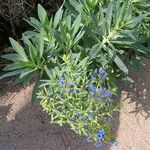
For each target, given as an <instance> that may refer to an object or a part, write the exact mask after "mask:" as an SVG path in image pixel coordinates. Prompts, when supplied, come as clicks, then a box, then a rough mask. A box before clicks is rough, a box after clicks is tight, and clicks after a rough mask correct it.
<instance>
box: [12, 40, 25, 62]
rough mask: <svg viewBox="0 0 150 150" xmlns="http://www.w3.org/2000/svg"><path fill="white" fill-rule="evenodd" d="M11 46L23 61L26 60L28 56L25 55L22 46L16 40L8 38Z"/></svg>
mask: <svg viewBox="0 0 150 150" xmlns="http://www.w3.org/2000/svg"><path fill="white" fill-rule="evenodd" d="M9 40H10V42H11V45H12V47H13V48H14V50H15V51H16V52H17V53H18V54H19V55H20V57H22V58H23V59H24V60H25V61H28V58H27V56H26V53H25V52H24V49H23V47H22V46H21V45H20V44H19V43H18V42H16V41H15V40H14V39H12V38H9Z"/></svg>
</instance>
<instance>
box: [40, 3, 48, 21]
mask: <svg viewBox="0 0 150 150" xmlns="http://www.w3.org/2000/svg"><path fill="white" fill-rule="evenodd" d="M38 16H39V19H40V21H41V23H42V24H44V23H45V20H46V16H47V13H46V11H45V9H44V8H43V7H42V6H41V5H40V4H38Z"/></svg>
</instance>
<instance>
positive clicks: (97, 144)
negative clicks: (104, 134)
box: [95, 142, 103, 147]
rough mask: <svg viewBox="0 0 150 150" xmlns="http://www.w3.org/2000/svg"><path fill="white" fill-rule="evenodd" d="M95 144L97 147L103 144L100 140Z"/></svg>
mask: <svg viewBox="0 0 150 150" xmlns="http://www.w3.org/2000/svg"><path fill="white" fill-rule="evenodd" d="M95 145H96V146H97V147H101V146H102V145H103V143H102V142H96V143H95Z"/></svg>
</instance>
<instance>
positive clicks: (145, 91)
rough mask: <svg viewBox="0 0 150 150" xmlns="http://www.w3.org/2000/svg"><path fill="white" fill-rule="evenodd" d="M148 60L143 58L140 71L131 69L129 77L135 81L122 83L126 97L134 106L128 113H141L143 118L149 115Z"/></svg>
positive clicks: (149, 86)
mask: <svg viewBox="0 0 150 150" xmlns="http://www.w3.org/2000/svg"><path fill="white" fill-rule="evenodd" d="M149 64H150V63H149V60H148V59H144V60H143V64H142V67H141V70H140V71H135V70H133V69H132V70H131V71H130V72H131V73H130V74H131V76H130V77H131V78H132V79H133V80H134V81H135V83H133V84H131V85H123V87H121V86H120V87H121V89H122V90H124V91H126V92H127V97H126V98H127V99H130V102H129V104H130V103H134V104H135V107H134V110H132V111H131V112H130V113H134V114H135V115H138V114H141V115H142V116H143V117H144V118H145V119H148V118H149V117H150V99H149V97H150V80H149V77H150V65H149Z"/></svg>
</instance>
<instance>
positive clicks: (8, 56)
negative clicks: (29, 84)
mask: <svg viewBox="0 0 150 150" xmlns="http://www.w3.org/2000/svg"><path fill="white" fill-rule="evenodd" d="M1 57H2V58H4V59H7V60H11V61H13V62H18V61H22V62H23V61H24V62H25V60H24V59H23V58H22V57H20V56H19V55H18V54H15V53H12V54H6V55H3V56H1Z"/></svg>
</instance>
